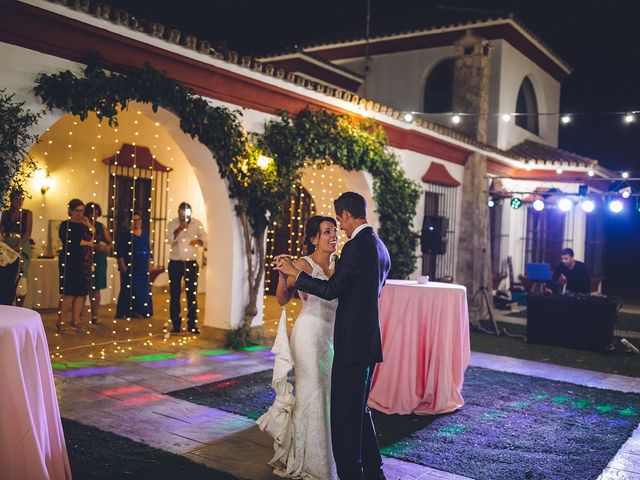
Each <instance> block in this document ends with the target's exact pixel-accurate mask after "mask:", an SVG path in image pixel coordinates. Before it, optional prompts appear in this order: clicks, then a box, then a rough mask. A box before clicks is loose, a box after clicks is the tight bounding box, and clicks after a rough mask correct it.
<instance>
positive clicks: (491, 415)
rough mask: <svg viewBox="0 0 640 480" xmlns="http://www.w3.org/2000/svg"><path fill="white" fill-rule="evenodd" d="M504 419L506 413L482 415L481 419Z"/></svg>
mask: <svg viewBox="0 0 640 480" xmlns="http://www.w3.org/2000/svg"><path fill="white" fill-rule="evenodd" d="M502 417H504V413H502V412H487V413H483V414H482V415H480V418H482V419H483V420H498V419H499V418H502Z"/></svg>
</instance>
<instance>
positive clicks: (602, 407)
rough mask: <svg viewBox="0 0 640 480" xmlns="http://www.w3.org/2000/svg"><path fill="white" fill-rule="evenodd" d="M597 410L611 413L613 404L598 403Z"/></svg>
mask: <svg viewBox="0 0 640 480" xmlns="http://www.w3.org/2000/svg"><path fill="white" fill-rule="evenodd" d="M596 410H597V411H599V412H600V413H609V412H612V411H613V405H596Z"/></svg>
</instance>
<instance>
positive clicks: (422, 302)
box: [368, 280, 471, 414]
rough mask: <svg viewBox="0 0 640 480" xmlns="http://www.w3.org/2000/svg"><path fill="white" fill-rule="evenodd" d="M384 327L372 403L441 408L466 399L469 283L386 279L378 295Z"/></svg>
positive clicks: (391, 409)
mask: <svg viewBox="0 0 640 480" xmlns="http://www.w3.org/2000/svg"><path fill="white" fill-rule="evenodd" d="M380 328H381V333H382V352H383V355H384V362H383V363H380V364H378V366H377V367H376V371H375V373H374V377H373V381H372V386H371V393H370V394H369V403H368V404H369V406H370V407H372V408H375V409H376V410H379V411H381V412H384V413H388V414H391V413H399V414H410V413H416V414H437V413H446V412H452V411H454V410H457V409H458V408H460V407H462V406H463V405H464V400H463V398H462V394H461V392H462V384H463V381H464V372H465V370H466V368H467V366H468V365H469V359H470V356H471V349H470V343H469V314H468V308H467V291H466V289H465V287H463V286H462V285H455V284H450V283H438V282H429V283H427V284H419V283H418V282H416V281H410V280H388V281H387V283H386V285H385V287H384V288H383V289H382V295H381V296H380Z"/></svg>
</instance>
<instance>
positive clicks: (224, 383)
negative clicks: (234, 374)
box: [216, 380, 239, 388]
mask: <svg viewBox="0 0 640 480" xmlns="http://www.w3.org/2000/svg"><path fill="white" fill-rule="evenodd" d="M238 383H239V382H238V381H237V380H229V381H228V382H220V383H219V384H217V385H216V388H227V387H230V386H231V385H237V384H238Z"/></svg>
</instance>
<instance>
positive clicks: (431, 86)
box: [424, 58, 455, 113]
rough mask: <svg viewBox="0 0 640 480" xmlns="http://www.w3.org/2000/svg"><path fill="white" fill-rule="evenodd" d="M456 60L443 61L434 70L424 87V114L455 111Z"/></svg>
mask: <svg viewBox="0 0 640 480" xmlns="http://www.w3.org/2000/svg"><path fill="white" fill-rule="evenodd" d="M454 63H455V59H453V58H450V59H448V60H443V61H441V62H440V63H439V64H438V65H436V67H435V68H434V69H433V71H432V72H431V74H430V75H429V78H427V82H426V83H425V86H424V112H425V113H443V112H451V111H452V110H453V67H454Z"/></svg>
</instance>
